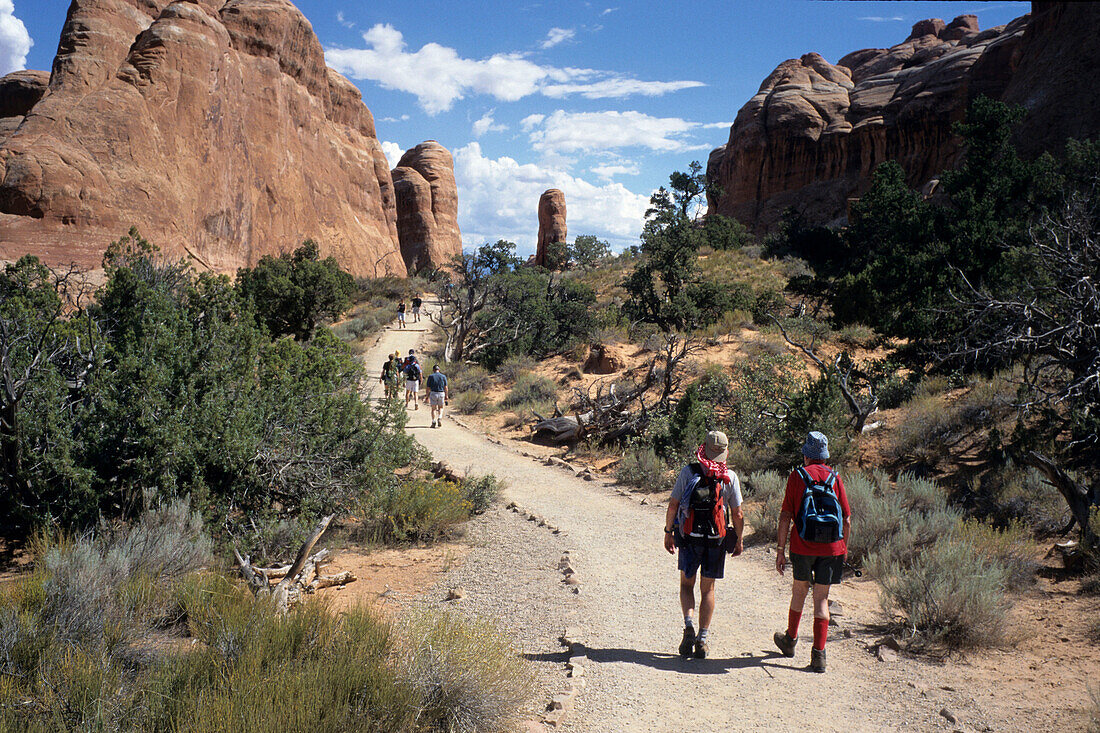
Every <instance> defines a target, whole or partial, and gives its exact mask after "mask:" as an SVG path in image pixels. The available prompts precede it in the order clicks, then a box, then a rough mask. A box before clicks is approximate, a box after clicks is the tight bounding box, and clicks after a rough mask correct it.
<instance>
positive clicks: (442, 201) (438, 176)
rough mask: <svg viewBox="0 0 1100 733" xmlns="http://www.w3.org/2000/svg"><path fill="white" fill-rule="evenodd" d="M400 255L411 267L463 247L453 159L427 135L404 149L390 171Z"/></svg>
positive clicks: (433, 263)
mask: <svg viewBox="0 0 1100 733" xmlns="http://www.w3.org/2000/svg"><path fill="white" fill-rule="evenodd" d="M391 175H392V177H393V186H394V195H395V197H396V200H397V233H398V237H399V239H400V241H401V256H402V257H403V258H404V260H405V266H406V267H407V268H408V269H409V271H410V272H418V271H420V270H423V269H425V268H429V267H442V266H444V265H446V264H447V263H448V262H450V261H451V259H452V258H453V257H455V256H456V255H458V254H461V253H462V233H461V232H460V231H459V229H458V184H456V183H455V172H454V159H453V158H452V157H451V153H450V151H449V150H447V149H446V148H445V147H443V146H442V145H440V144H439V143H438V142H436V141H435V140H427V141H425V142H422V143H420V144H419V145H417V146H416V147H413V148H410V149H409V150H407V151H405V154H404V155H402V156H401V160H400V161H398V163H397V167H396V168H394V169H393V171H392V172H391Z"/></svg>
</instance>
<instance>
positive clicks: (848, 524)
mask: <svg viewBox="0 0 1100 733" xmlns="http://www.w3.org/2000/svg"><path fill="white" fill-rule="evenodd" d="M844 539H845V545H844V546H845V547H847V546H848V544H847V543H848V542H851V541H852V515H851V514H849V515H848V516H846V517H844ZM844 559H846V560H847V559H848V552H847V550H845V552H844Z"/></svg>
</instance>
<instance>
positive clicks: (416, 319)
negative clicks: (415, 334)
mask: <svg viewBox="0 0 1100 733" xmlns="http://www.w3.org/2000/svg"><path fill="white" fill-rule="evenodd" d="M423 304H424V301H423V300H421V299H420V293H417V294H416V295H414V296H413V299H412V307H413V323H420V306H421V305H423Z"/></svg>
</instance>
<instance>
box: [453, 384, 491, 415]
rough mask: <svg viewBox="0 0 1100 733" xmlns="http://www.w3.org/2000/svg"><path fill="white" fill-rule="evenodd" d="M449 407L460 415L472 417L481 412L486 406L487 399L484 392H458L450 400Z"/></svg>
mask: <svg viewBox="0 0 1100 733" xmlns="http://www.w3.org/2000/svg"><path fill="white" fill-rule="evenodd" d="M450 403H451V407H452V408H453V409H454V411H455V412H457V413H459V414H460V415H473V414H475V413H478V412H481V411H482V410H484V409H485V408H486V406H488V404H489V398H488V397H487V396H486V395H485V393H484V392H480V391H477V390H473V391H470V392H459V393H458V394H456V395H455V396H454V397H452V398H451V400H450Z"/></svg>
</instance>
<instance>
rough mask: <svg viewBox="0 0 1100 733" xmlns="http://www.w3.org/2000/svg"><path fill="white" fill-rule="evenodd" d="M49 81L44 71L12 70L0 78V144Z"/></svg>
mask: <svg viewBox="0 0 1100 733" xmlns="http://www.w3.org/2000/svg"><path fill="white" fill-rule="evenodd" d="M49 83H50V75H49V74H47V73H46V72H45V71H14V72H12V73H10V74H8V75H7V76H5V77H2V78H0V145H3V144H4V140H6V139H7V138H8V136H9V135H11V134H12V133H13V132H15V131H16V129H17V128H18V127H19V125H20V124H21V123H22V122H23V117H24V115H26V114H27V113H28V112H30V110H31V107H33V106H34V105H36V104H38V100H40V99H42V95H44V94H45V93H46V87H47V86H48V85H49Z"/></svg>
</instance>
